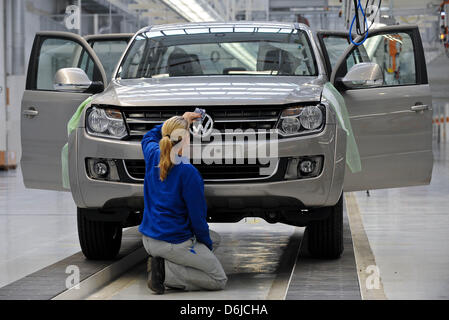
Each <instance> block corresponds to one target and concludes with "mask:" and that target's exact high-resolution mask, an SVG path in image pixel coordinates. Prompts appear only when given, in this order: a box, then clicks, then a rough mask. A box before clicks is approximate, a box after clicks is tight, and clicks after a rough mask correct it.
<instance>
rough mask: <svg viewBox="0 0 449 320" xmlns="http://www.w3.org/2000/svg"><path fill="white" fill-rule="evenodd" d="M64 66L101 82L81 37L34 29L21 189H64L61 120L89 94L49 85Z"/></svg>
mask: <svg viewBox="0 0 449 320" xmlns="http://www.w3.org/2000/svg"><path fill="white" fill-rule="evenodd" d="M86 55H87V58H86V59H80V57H81V56H86ZM86 62H90V63H86ZM88 66H92V67H90V68H88ZM70 67H77V68H81V69H83V70H84V71H85V72H86V73H87V75H88V76H89V78H90V80H92V81H101V82H102V83H103V86H104V85H106V83H107V78H106V74H105V72H104V69H103V66H102V65H101V62H100V60H99V59H98V57H97V56H96V54H95V52H94V51H93V50H92V48H91V47H90V46H89V44H88V43H87V42H86V40H84V39H83V38H82V37H80V36H79V35H77V34H74V33H70V32H38V33H37V34H36V36H35V39H34V44H33V49H32V51H31V56H30V61H29V65H28V73H27V80H26V88H25V92H24V94H23V98H22V110H21V111H22V117H21V140H22V159H21V167H22V175H23V181H24V184H25V186H26V187H27V188H35V189H49V190H61V191H62V190H64V189H63V188H62V177H61V176H62V174H61V149H62V147H63V146H64V144H65V143H66V142H67V123H68V121H69V120H70V118H71V117H72V115H73V114H74V113H75V111H76V109H77V107H78V106H79V105H80V104H81V102H83V101H84V100H85V99H86V98H88V97H89V96H91V95H92V93H88V92H75V91H74V92H67V91H65V92H61V91H57V90H55V89H54V83H53V82H54V76H55V73H56V72H57V71H58V70H59V69H61V68H70Z"/></svg>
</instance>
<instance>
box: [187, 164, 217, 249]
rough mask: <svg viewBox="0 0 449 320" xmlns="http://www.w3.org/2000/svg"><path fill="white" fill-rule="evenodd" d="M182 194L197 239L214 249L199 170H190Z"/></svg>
mask: <svg viewBox="0 0 449 320" xmlns="http://www.w3.org/2000/svg"><path fill="white" fill-rule="evenodd" d="M182 196H183V198H184V201H185V203H186V205H187V210H188V212H189V218H190V222H191V226H192V229H193V233H194V234H195V237H196V239H197V240H198V241H199V242H201V243H204V244H205V245H206V246H207V247H208V248H209V249H210V250H212V240H211V238H210V235H209V226H208V225H207V222H206V217H207V204H206V198H205V196H204V183H203V179H202V178H201V176H200V174H199V173H198V171H196V170H195V169H193V170H190V173H189V175H188V176H187V178H186V179H184V181H183V188H182Z"/></svg>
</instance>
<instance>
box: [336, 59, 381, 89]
mask: <svg viewBox="0 0 449 320" xmlns="http://www.w3.org/2000/svg"><path fill="white" fill-rule="evenodd" d="M339 82H340V83H342V84H343V86H344V87H346V88H348V89H355V88H373V87H378V86H381V85H382V84H383V83H384V75H383V72H382V69H381V68H380V66H379V65H378V64H377V63H372V62H363V63H359V64H356V65H355V66H353V67H352V68H351V69H350V70H349V72H348V73H347V74H346V76H344V78H343V79H341V80H340V81H339Z"/></svg>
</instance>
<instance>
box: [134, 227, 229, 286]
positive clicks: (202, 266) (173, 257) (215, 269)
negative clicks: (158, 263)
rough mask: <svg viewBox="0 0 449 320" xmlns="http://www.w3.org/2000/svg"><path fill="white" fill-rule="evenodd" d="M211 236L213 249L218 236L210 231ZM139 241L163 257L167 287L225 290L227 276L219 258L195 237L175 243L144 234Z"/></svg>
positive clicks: (217, 243) (149, 252) (146, 248)
mask: <svg viewBox="0 0 449 320" xmlns="http://www.w3.org/2000/svg"><path fill="white" fill-rule="evenodd" d="M210 237H211V239H212V243H213V248H214V250H215V249H216V248H217V247H218V245H219V243H220V235H219V234H218V233H216V232H214V231H212V230H211V231H210ZM142 241H143V246H144V247H145V250H146V251H147V252H148V254H150V255H151V256H153V257H161V258H164V259H165V282H164V285H165V286H166V287H169V288H176V289H183V290H187V291H195V290H222V289H224V287H225V285H226V282H227V280H228V279H227V277H226V274H225V272H224V270H223V267H222V266H221V263H220V261H218V259H217V257H216V256H215V254H214V253H213V252H212V251H210V250H209V248H208V247H207V246H206V245H204V244H203V243H201V242H197V241H196V238H195V237H193V238H190V239H189V240H187V241H185V242H181V243H177V244H174V243H169V242H165V241H160V240H156V239H153V238H150V237H147V236H143V238H142Z"/></svg>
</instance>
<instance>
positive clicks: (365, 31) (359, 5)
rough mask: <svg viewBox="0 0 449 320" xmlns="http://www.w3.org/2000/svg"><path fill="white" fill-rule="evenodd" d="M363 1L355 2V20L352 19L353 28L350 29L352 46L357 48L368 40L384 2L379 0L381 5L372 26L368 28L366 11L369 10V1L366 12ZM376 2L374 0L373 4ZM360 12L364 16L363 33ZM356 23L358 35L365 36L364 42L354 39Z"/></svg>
mask: <svg viewBox="0 0 449 320" xmlns="http://www.w3.org/2000/svg"><path fill="white" fill-rule="evenodd" d="M361 1H362V0H354V18H353V19H352V22H351V27H350V28H349V40H350V41H351V43H352V44H354V45H356V46H360V45H362V44H363V43H364V42H365V41H366V39H367V38H368V34H369V30H370V28H371V27H372V25H373V24H374V19H375V18H376V16H377V15H378V14H379V10H380V7H381V5H382V0H377V1H378V2H379V5H378V7H377V11H376V14H375V15H374V16H373V18H372V19H371V21H372V22H371V25H369V26H368V19H367V17H366V11H367V10H368V5H369V0H366V4H365V10H364V9H363V7H362V3H361ZM374 1H376V0H372V1H371V4H373V3H374ZM359 12H360V13H361V14H362V16H363V31H362V28H361V23H360V17H359ZM371 16H372V14H371V15H370V17H371ZM354 23H355V27H356V33H357V34H358V35H359V36H364V37H363V39H362V41H360V42H358V43H357V42H355V41H354V39H353V38H352V30H353V27H354Z"/></svg>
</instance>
